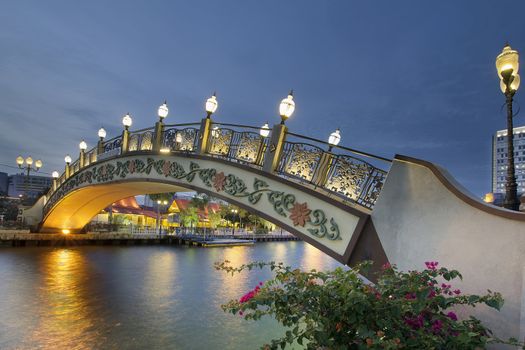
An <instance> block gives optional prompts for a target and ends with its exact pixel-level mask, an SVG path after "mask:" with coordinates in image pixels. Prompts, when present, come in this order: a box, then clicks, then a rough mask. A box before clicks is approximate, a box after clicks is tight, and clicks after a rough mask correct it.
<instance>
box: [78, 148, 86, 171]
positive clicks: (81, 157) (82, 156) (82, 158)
mask: <svg viewBox="0 0 525 350" xmlns="http://www.w3.org/2000/svg"><path fill="white" fill-rule="evenodd" d="M85 163H86V152H85V151H84V150H83V149H81V150H80V154H79V155H78V165H79V166H80V169H82V168H83V167H84V164H85Z"/></svg>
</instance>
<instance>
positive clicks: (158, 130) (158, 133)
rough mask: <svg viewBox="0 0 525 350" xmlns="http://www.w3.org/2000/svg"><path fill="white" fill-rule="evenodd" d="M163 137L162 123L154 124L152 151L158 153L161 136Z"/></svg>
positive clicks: (160, 145)
mask: <svg viewBox="0 0 525 350" xmlns="http://www.w3.org/2000/svg"><path fill="white" fill-rule="evenodd" d="M163 135H164V123H163V122H161V121H158V122H156V123H155V133H154V134H153V147H152V148H153V151H154V152H158V151H160V148H161V147H162V136H163Z"/></svg>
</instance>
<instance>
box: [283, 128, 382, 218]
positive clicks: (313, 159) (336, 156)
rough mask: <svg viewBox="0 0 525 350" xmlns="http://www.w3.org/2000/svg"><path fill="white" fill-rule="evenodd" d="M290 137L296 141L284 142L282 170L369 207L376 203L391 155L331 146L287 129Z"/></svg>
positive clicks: (288, 175) (289, 175)
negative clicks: (387, 156)
mask: <svg viewBox="0 0 525 350" xmlns="http://www.w3.org/2000/svg"><path fill="white" fill-rule="evenodd" d="M288 139H292V140H293V141H285V142H284V147H283V152H282V156H281V158H280V162H279V165H278V167H277V169H276V171H277V172H278V173H279V174H281V175H283V176H287V177H290V178H294V179H296V180H299V181H300V182H304V183H308V184H312V185H314V186H315V187H319V188H322V189H324V190H326V191H328V192H330V193H333V194H335V195H337V196H339V197H341V198H342V199H343V200H350V201H352V202H355V203H358V204H360V205H362V206H364V207H366V208H369V209H371V208H372V207H373V206H374V204H375V202H376V200H377V197H378V195H379V192H381V188H382V187H383V183H384V181H385V178H386V174H387V171H386V170H383V169H387V168H388V167H389V166H390V164H389V163H390V160H389V159H386V158H383V157H378V156H374V155H372V154H368V153H365V152H359V151H356V150H353V149H351V148H346V147H340V146H329V145H328V143H326V142H324V141H321V140H317V139H314V138H311V137H306V136H302V135H297V134H293V133H287V140H288ZM294 141H295V142H294ZM305 141H308V143H307V142H305ZM327 147H328V149H327V150H324V148H327ZM333 149H335V151H333ZM362 158H368V159H370V161H371V162H375V163H376V165H375V166H374V165H372V164H371V162H367V161H365V160H363V159H362ZM385 162H386V163H387V164H385ZM385 165H386V167H385Z"/></svg>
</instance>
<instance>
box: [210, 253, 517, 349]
mask: <svg viewBox="0 0 525 350" xmlns="http://www.w3.org/2000/svg"><path fill="white" fill-rule="evenodd" d="M370 265H371V263H370V262H366V263H362V264H360V265H358V266H356V267H355V268H353V269H351V270H345V269H342V268H337V269H335V270H333V271H329V272H320V271H316V270H311V271H301V270H299V269H293V268H291V267H289V266H285V265H284V264H282V263H275V262H254V263H250V264H245V265H242V266H239V267H232V266H231V265H230V263H229V262H228V261H225V262H222V263H216V264H215V268H216V269H218V270H223V271H226V272H229V273H231V274H232V275H233V274H235V273H239V272H241V271H245V270H252V269H254V268H259V269H264V268H268V269H270V270H272V271H274V273H275V277H273V278H272V279H270V280H268V281H266V282H264V283H259V285H257V286H256V287H255V288H254V289H253V290H251V291H249V292H247V293H246V294H245V295H244V296H242V297H241V298H240V299H239V300H231V301H230V302H228V303H227V304H225V305H223V306H222V308H223V310H224V311H227V312H231V313H233V314H237V315H240V316H241V317H244V318H245V319H247V320H259V319H260V318H261V317H263V316H271V317H274V318H275V319H276V320H277V321H278V322H279V323H281V324H282V325H283V326H284V327H285V328H286V329H287V330H286V331H285V334H283V336H282V337H281V338H279V339H273V340H271V341H270V342H269V343H268V344H264V345H263V346H262V348H263V349H277V348H285V347H286V346H288V345H291V346H297V345H296V344H299V346H302V347H305V348H308V349H479V348H484V347H485V346H486V345H487V344H489V343H505V344H509V345H516V346H521V347H522V348H524V349H525V347H523V344H519V343H518V342H517V340H516V339H509V340H507V341H503V340H501V339H498V338H497V337H495V336H494V335H493V334H492V332H491V331H490V329H488V328H487V327H485V326H484V325H483V324H482V323H481V321H480V320H478V319H476V318H475V317H472V316H470V317H461V318H460V317H458V315H456V313H455V312H454V311H453V310H455V309H456V307H457V306H459V305H468V306H472V307H474V306H476V305H478V304H486V305H488V306H489V307H491V308H494V309H497V310H499V309H500V308H501V307H502V306H503V298H502V296H501V294H499V293H496V292H492V291H490V290H489V291H488V292H487V294H486V295H481V296H480V295H467V294H464V293H462V292H461V290H459V289H457V288H454V287H453V281H454V280H455V279H458V278H459V279H461V278H462V277H461V275H460V273H459V272H458V271H456V270H448V269H447V268H444V267H439V266H438V263H437V262H427V263H426V268H425V269H423V270H422V271H409V272H401V271H399V270H397V268H396V267H395V266H390V265H388V264H387V265H385V266H383V269H382V271H381V272H380V274H379V275H378V279H377V282H376V283H375V284H370V283H368V282H367V281H365V280H363V279H362V277H360V275H359V273H360V272H363V271H364V270H365V269H367V268H368V267H369V266H370Z"/></svg>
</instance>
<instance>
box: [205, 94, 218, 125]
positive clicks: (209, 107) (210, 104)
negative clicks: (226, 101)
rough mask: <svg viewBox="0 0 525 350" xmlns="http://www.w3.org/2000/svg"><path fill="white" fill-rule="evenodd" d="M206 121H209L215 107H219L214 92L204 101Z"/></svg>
mask: <svg viewBox="0 0 525 350" xmlns="http://www.w3.org/2000/svg"><path fill="white" fill-rule="evenodd" d="M205 107H206V119H210V117H211V115H212V114H213V113H215V111H216V110H217V107H219V102H218V101H217V94H216V93H215V92H214V93H213V95H212V96H211V97H210V98H209V99H207V100H206V105H205Z"/></svg>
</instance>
